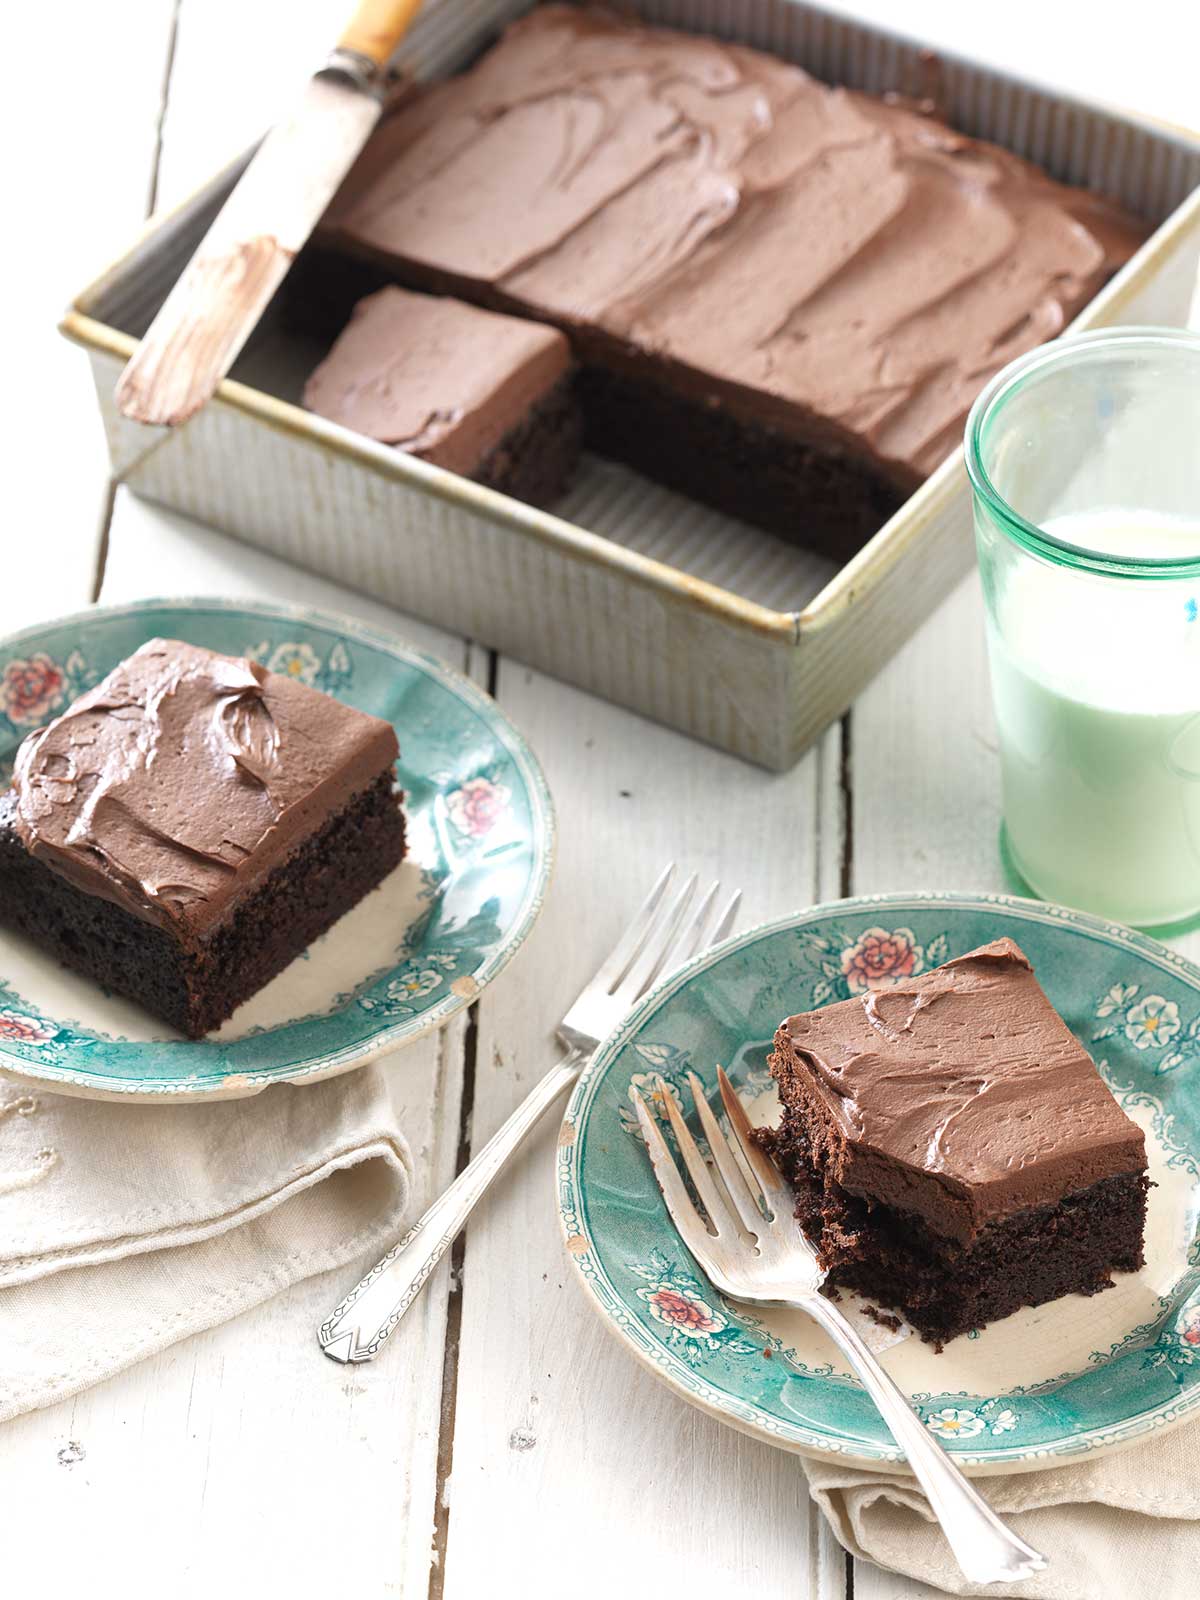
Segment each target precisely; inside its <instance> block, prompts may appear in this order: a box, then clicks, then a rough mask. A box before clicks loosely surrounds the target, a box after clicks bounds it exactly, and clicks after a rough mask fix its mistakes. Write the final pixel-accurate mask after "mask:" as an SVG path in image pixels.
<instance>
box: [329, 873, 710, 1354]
mask: <svg viewBox="0 0 1200 1600" xmlns="http://www.w3.org/2000/svg"><path fill="white" fill-rule="evenodd" d="M674 872H675V866H674V863H672V864H671V865H670V866H668V867H666V868H665V869H664V870H663V872H662V873H661V874H660V875H659V878H658V881H657V882H656V883H655V885H654V887H653V889H651V891H650V893H649V895H647V897H646V900H645V901H644V903H643V905H642V907H641V909H640V910H639V911H638V913H637V915H636V916H635V917H634V919H633V921H632V922H631V923H630V925H629V927H628V928H627V929H626V931H625V933H624V934H623V936H622V937H621V939H620V940H619V941H618V943H617V947H616V949H615V950H614V951H613V952H612V954H611V955H610V956H609V958H608V960H607V961H606V962H605V963H604V964H603V966H602V967H601V968H600V970H599V971H598V972H597V973H596V975H595V977H594V978H593V979H592V981H591V982H590V983H589V984H587V985H586V987H585V988H584V989H583V990H582V992H581V993H580V995H579V997H578V998H577V999H576V1001H575V1003H574V1005H573V1006H572V1007H571V1009H570V1010H569V1011H568V1012H567V1014H566V1016H565V1017H564V1018H563V1020H562V1022H561V1023H560V1024H559V1026H558V1036H559V1038H560V1039H561V1040H562V1042H563V1043H564V1044H565V1045H566V1046H567V1053H566V1055H565V1056H564V1057H563V1059H562V1060H561V1061H560V1062H559V1064H558V1066H556V1067H555V1068H554V1069H553V1070H552V1071H551V1072H549V1073H547V1075H546V1076H545V1077H544V1078H543V1079H542V1081H541V1082H540V1083H539V1084H538V1086H537V1087H536V1088H535V1089H534V1090H533V1092H532V1093H531V1094H530V1095H529V1096H528V1097H527V1098H526V1099H525V1100H523V1101H522V1102H521V1104H520V1105H519V1106H518V1107H517V1109H516V1110H515V1111H514V1112H513V1114H512V1116H511V1117H510V1118H509V1119H508V1121H507V1122H506V1123H505V1124H504V1125H503V1127H501V1128H500V1129H499V1131H498V1132H497V1133H495V1134H493V1136H492V1137H491V1138H490V1139H489V1140H488V1142H487V1144H485V1145H484V1147H483V1149H482V1150H481V1151H480V1152H479V1154H478V1155H477V1156H475V1157H474V1158H473V1159H472V1160H471V1161H470V1162H469V1164H468V1165H467V1166H466V1167H464V1168H463V1170H462V1172H460V1173H459V1175H458V1177H457V1178H455V1180H454V1182H453V1183H452V1184H451V1185H450V1187H449V1188H448V1189H447V1190H446V1192H445V1194H443V1195H442V1196H441V1197H440V1198H439V1199H437V1200H435V1201H434V1203H433V1204H432V1205H431V1206H430V1207H429V1209H428V1211H426V1212H425V1214H424V1216H422V1217H421V1218H420V1220H419V1221H418V1222H417V1223H416V1224H415V1225H414V1226H413V1227H412V1228H410V1229H409V1231H408V1233H406V1234H405V1236H404V1238H403V1239H401V1241H400V1243H399V1244H398V1245H396V1247H395V1248H394V1249H393V1250H390V1251H389V1252H388V1254H387V1255H386V1256H384V1258H383V1260H382V1261H380V1262H378V1263H377V1264H376V1265H375V1266H374V1267H372V1269H371V1271H370V1272H369V1273H368V1274H367V1275H366V1277H365V1278H364V1279H363V1280H362V1282H361V1283H359V1284H358V1285H357V1286H356V1287H355V1288H354V1289H352V1290H351V1291H350V1293H349V1294H348V1295H347V1296H346V1298H345V1299H344V1300H343V1301H342V1302H341V1304H340V1305H339V1306H338V1307H337V1308H336V1310H335V1311H334V1312H333V1313H332V1315H331V1316H330V1317H328V1318H327V1320H326V1321H325V1322H323V1323H322V1324H321V1326H320V1328H319V1329H318V1331H317V1338H318V1340H319V1341H320V1344H321V1348H322V1349H323V1350H324V1352H325V1354H326V1355H327V1356H329V1357H330V1358H331V1359H332V1360H334V1361H340V1362H343V1363H349V1362H359V1361H370V1360H371V1359H372V1358H373V1357H374V1356H376V1355H378V1354H379V1351H380V1350H381V1348H382V1347H383V1344H384V1342H385V1340H387V1338H388V1337H389V1336H390V1335H391V1334H392V1333H393V1332H394V1331H395V1329H396V1327H397V1325H398V1324H399V1322H400V1319H401V1317H403V1315H404V1313H405V1312H406V1311H407V1310H408V1308H409V1306H410V1305H412V1303H413V1301H414V1300H415V1299H416V1298H417V1295H418V1294H420V1292H421V1289H422V1287H423V1285H424V1284H425V1282H426V1281H427V1280H428V1278H429V1277H430V1275H431V1274H432V1272H433V1270H434V1268H435V1267H436V1266H437V1264H438V1262H439V1261H440V1260H441V1259H442V1257H443V1256H444V1255H445V1253H446V1251H447V1250H448V1249H449V1248H450V1246H451V1245H452V1244H453V1243H454V1240H455V1239H456V1238H457V1237H458V1235H459V1234H460V1233H461V1231H462V1229H463V1228H464V1227H465V1225H466V1221H467V1218H468V1217H469V1216H470V1215H471V1212H472V1211H473V1210H474V1209H475V1207H476V1205H477V1204H478V1203H479V1201H480V1200H481V1199H482V1198H483V1196H484V1195H485V1194H486V1193H487V1191H488V1189H489V1188H490V1187H491V1185H492V1183H493V1182H494V1180H495V1179H496V1177H497V1176H498V1175H499V1173H500V1172H501V1171H502V1170H503V1169H504V1167H505V1166H506V1165H507V1164H508V1161H509V1159H510V1157H511V1156H512V1155H513V1154H514V1153H515V1151H516V1150H517V1149H518V1148H519V1147H520V1145H521V1144H522V1142H523V1141H524V1139H525V1136H526V1135H527V1134H528V1133H529V1132H530V1131H531V1130H532V1129H533V1128H534V1127H536V1125H537V1124H538V1123H539V1122H540V1121H541V1119H542V1117H543V1115H544V1114H545V1113H546V1112H547V1111H548V1110H549V1109H550V1107H551V1106H552V1105H554V1103H555V1102H556V1101H557V1100H560V1099H561V1098H562V1097H563V1095H565V1094H566V1092H567V1090H568V1089H570V1088H571V1087H572V1085H573V1084H574V1083H575V1081H576V1079H577V1078H578V1077H579V1074H580V1073H581V1072H582V1071H583V1068H584V1067H585V1066H586V1064H587V1062H588V1061H589V1060H590V1059H591V1057H592V1056H593V1055H594V1054H595V1052H596V1050H597V1049H598V1047H599V1045H600V1041H601V1040H602V1039H604V1038H605V1037H607V1035H608V1034H610V1033H611V1032H612V1030H613V1029H614V1028H615V1027H616V1025H617V1023H618V1022H620V1021H621V1019H622V1018H623V1017H624V1016H625V1015H626V1013H627V1012H628V1011H630V1010H631V1009H632V1008H633V1006H634V1005H635V1004H636V1003H637V1001H639V1000H640V999H641V998H642V996H643V995H644V994H645V993H647V991H648V990H649V989H650V988H651V987H652V986H653V984H654V983H656V982H657V980H658V979H659V978H663V977H666V976H667V974H668V973H670V972H673V971H674V970H675V968H676V967H680V966H682V965H683V964H684V962H685V961H688V960H690V959H691V957H692V956H694V955H699V954H700V952H701V951H702V950H706V949H708V947H709V946H710V945H712V944H716V943H717V942H718V941H719V940H721V939H723V938H725V936H726V935H727V934H728V933H730V932H731V931H732V929H733V925H734V923H735V921H736V920H737V913H738V907H739V905H740V903H741V895H740V893H739V894H734V895H733V896H732V897H731V898H730V900H729V901H728V903H727V904H726V906H725V908H724V910H723V911H720V912H718V909H717V896H718V895H719V893H720V884H719V883H714V884H713V885H712V886H711V888H710V889H709V890H708V892H707V893H706V894H705V895H704V896H703V898H702V899H701V901H700V903H699V905H698V906H696V907H695V909H693V906H692V902H693V901H694V900H695V897H696V888H697V878H696V876H695V874H693V875H692V877H690V878H689V879H688V880H687V882H686V883H685V884H684V885H683V887H682V888H681V889H680V890H679V892H678V893H677V894H676V895H675V896H674V897H673V898H668V896H667V889H668V888H669V886H670V883H671V879H672V877H673V876H674Z"/></svg>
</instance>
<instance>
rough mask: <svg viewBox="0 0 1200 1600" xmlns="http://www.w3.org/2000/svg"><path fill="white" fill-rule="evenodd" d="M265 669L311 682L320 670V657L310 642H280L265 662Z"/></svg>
mask: <svg viewBox="0 0 1200 1600" xmlns="http://www.w3.org/2000/svg"><path fill="white" fill-rule="evenodd" d="M267 670H268V671H269V672H278V673H281V674H282V675H283V676H284V677H285V678H298V679H299V680H300V682H301V683H307V684H313V683H315V682H316V679H317V673H318V672H320V670H321V658H320V656H319V655H318V654H317V652H316V651H315V650H314V649H313V647H312V645H310V644H304V643H303V642H300V643H298V644H281V645H280V646H279V648H278V649H277V650H276V651H275V652H274V653H273V655H272V656H271V659H270V660H269V661H268V662H267Z"/></svg>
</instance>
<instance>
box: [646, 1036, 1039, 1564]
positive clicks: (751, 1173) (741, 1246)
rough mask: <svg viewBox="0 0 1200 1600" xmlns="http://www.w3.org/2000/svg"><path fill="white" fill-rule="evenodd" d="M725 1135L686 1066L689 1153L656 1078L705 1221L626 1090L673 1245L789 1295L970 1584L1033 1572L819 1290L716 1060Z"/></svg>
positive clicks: (801, 1240)
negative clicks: (700, 1136) (858, 1395)
mask: <svg viewBox="0 0 1200 1600" xmlns="http://www.w3.org/2000/svg"><path fill="white" fill-rule="evenodd" d="M717 1077H718V1081H719V1083H720V1088H721V1100H722V1102H723V1103H724V1106H725V1114H726V1116H727V1117H728V1119H729V1126H730V1129H731V1133H730V1136H729V1137H728V1138H726V1135H725V1134H724V1132H723V1131H722V1129H721V1127H720V1124H719V1123H718V1122H717V1119H716V1117H715V1115H714V1114H713V1110H712V1107H711V1106H710V1105H709V1103H708V1099H707V1096H706V1095H705V1093H704V1085H703V1084H702V1083H701V1082H700V1080H699V1078H697V1077H696V1075H695V1073H694V1072H690V1073H689V1074H688V1082H689V1083H690V1084H691V1089H692V1096H693V1098H694V1100H695V1102H696V1111H697V1114H698V1115H699V1118H700V1124H701V1127H702V1128H703V1129H704V1136H705V1138H706V1139H707V1140H708V1146H709V1149H710V1150H711V1151H712V1158H713V1166H712V1167H710V1166H709V1165H708V1163H707V1162H706V1161H705V1159H704V1157H703V1156H702V1155H701V1153H700V1150H699V1148H698V1147H697V1145H696V1141H695V1140H694V1139H693V1138H692V1135H691V1133H690V1131H689V1129H688V1125H687V1123H686V1122H685V1121H684V1119H683V1113H682V1112H681V1111H680V1110H679V1108H678V1106H677V1105H676V1104H675V1101H674V1098H673V1096H672V1095H670V1094H669V1093H667V1092H666V1091H665V1089H664V1090H663V1091H662V1092H661V1093H660V1094H659V1096H658V1098H659V1099H660V1100H661V1102H662V1104H663V1106H664V1107H665V1108H666V1112H667V1116H668V1119H669V1120H670V1123H671V1127H672V1129H673V1130H674V1133H675V1140H676V1143H677V1145H678V1147H679V1153H680V1155H681V1157H682V1158H683V1164H684V1166H685V1167H686V1168H687V1171H688V1175H689V1177H690V1178H691V1180H692V1183H693V1184H694V1186H695V1189H696V1193H697V1195H698V1196H699V1198H700V1202H701V1204H702V1205H703V1207H704V1210H705V1211H706V1212H707V1213H708V1221H707V1222H705V1220H704V1218H703V1217H702V1216H701V1214H700V1212H699V1211H698V1210H697V1209H696V1207H695V1205H694V1204H693V1203H692V1199H691V1196H690V1195H689V1193H688V1190H687V1188H686V1186H685V1184H684V1181H683V1179H682V1178H681V1177H680V1175H679V1169H678V1168H677V1167H676V1165H675V1160H674V1157H673V1156H672V1155H671V1152H670V1150H669V1148H668V1147H667V1142H666V1140H665V1139H664V1137H663V1134H662V1129H661V1128H660V1127H659V1125H658V1123H657V1121H656V1120H655V1119H654V1117H653V1116H651V1114H650V1111H649V1109H648V1108H647V1106H646V1102H645V1101H644V1100H643V1098H642V1096H641V1095H640V1094H639V1093H638V1092H637V1090H636V1089H631V1090H630V1094H631V1096H632V1098H633V1101H634V1105H635V1107H636V1110H637V1117H638V1122H639V1123H640V1125H641V1129H642V1137H643V1138H644V1139H645V1141H646V1149H647V1150H648V1152H649V1154H650V1163H651V1165H652V1166H653V1168H654V1176H655V1177H656V1178H657V1179H658V1183H659V1187H660V1188H661V1189H662V1192H663V1199H664V1200H665V1201H666V1203H667V1210H668V1211H669V1212H670V1213H671V1217H672V1219H673V1221H674V1223H675V1226H676V1228H678V1230H679V1234H680V1237H681V1238H682V1239H683V1242H684V1244H685V1245H686V1246H687V1247H688V1249H689V1250H690V1251H691V1253H692V1255H693V1256H695V1258H696V1260H697V1262H698V1263H699V1265H700V1267H701V1268H702V1270H703V1271H704V1272H705V1273H707V1275H708V1277H709V1278H710V1279H711V1280H712V1282H713V1283H714V1284H715V1285H716V1287H717V1288H718V1289H719V1290H721V1291H722V1293H724V1294H727V1295H728V1296H729V1297H730V1298H731V1299H734V1300H743V1301H746V1302H747V1303H749V1304H750V1305H762V1306H791V1307H794V1308H795V1309H796V1310H798V1311H806V1312H807V1313H808V1314H809V1316H811V1317H812V1318H813V1320H814V1321H816V1322H818V1323H820V1325H821V1327H823V1328H824V1329H825V1331H826V1333H828V1334H829V1336H830V1337H831V1338H832V1339H833V1341H834V1343H835V1344H836V1345H837V1346H838V1348H839V1349H840V1350H841V1352H842V1354H843V1355H844V1356H845V1357H846V1359H847V1361H849V1363H850V1365H851V1366H852V1367H853V1368H854V1370H855V1372H856V1373H857V1374H858V1376H859V1378H860V1379H861V1380H862V1384H863V1387H864V1388H865V1389H866V1391H867V1393H868V1394H869V1395H870V1397H871V1399H872V1400H873V1401H874V1402H875V1405H876V1406H877V1407H878V1409H879V1413H880V1415H881V1416H882V1417H883V1420H884V1421H885V1422H886V1423H887V1425H888V1427H889V1429H890V1430H891V1433H892V1437H893V1438H894V1439H895V1441H896V1443H897V1444H898V1445H899V1446H900V1448H901V1449H902V1450H903V1451H904V1454H905V1455H906V1456H907V1457H908V1463H909V1466H911V1467H912V1469H913V1472H914V1473H915V1474H916V1476H917V1479H918V1480H919V1482H920V1484H921V1487H922V1489H924V1491H925V1494H926V1497H927V1499H928V1501H929V1504H930V1505H931V1506H932V1507H933V1512H934V1515H935V1516H936V1517H937V1519H938V1521H939V1522H940V1523H941V1526H942V1532H943V1533H944V1534H945V1535H946V1538H947V1540H948V1542H949V1544H950V1548H951V1549H952V1550H953V1552H954V1556H955V1559H956V1560H957V1562H958V1564H959V1566H960V1567H961V1568H962V1570H963V1574H964V1576H965V1577H967V1578H968V1579H970V1581H971V1582H972V1583H1001V1582H1004V1581H1007V1582H1010V1583H1011V1582H1014V1581H1015V1580H1017V1579H1020V1578H1028V1577H1030V1576H1031V1575H1032V1574H1033V1573H1035V1572H1041V1571H1042V1570H1043V1569H1044V1567H1045V1566H1046V1558H1045V1557H1044V1556H1042V1555H1039V1554H1038V1552H1037V1551H1036V1550H1034V1549H1032V1548H1031V1547H1030V1546H1029V1545H1027V1544H1026V1543H1025V1542H1024V1540H1022V1539H1018V1538H1017V1536H1016V1534H1014V1533H1012V1532H1010V1530H1009V1529H1008V1528H1006V1527H1005V1525H1004V1523H1003V1522H1001V1521H1000V1519H999V1517H998V1516H997V1515H996V1514H995V1512H994V1511H993V1510H992V1509H991V1507H990V1506H989V1505H988V1503H987V1501H986V1500H984V1498H983V1497H982V1495H980V1494H979V1493H978V1492H977V1491H976V1490H975V1489H974V1488H973V1487H972V1485H971V1484H970V1483H969V1482H968V1481H967V1479H966V1477H965V1476H964V1475H963V1473H962V1472H961V1471H960V1469H959V1467H958V1466H957V1464H956V1463H955V1462H954V1461H953V1460H952V1459H951V1457H950V1456H949V1455H947V1453H946V1452H945V1451H944V1450H943V1449H942V1447H941V1445H940V1444H939V1443H938V1441H937V1439H936V1438H935V1437H934V1436H933V1434H931V1433H930V1432H929V1430H928V1429H927V1428H926V1427H925V1426H924V1425H923V1424H922V1422H921V1420H920V1418H919V1417H918V1416H917V1415H916V1414H915V1413H914V1412H913V1410H912V1408H911V1407H910V1405H909V1403H908V1401H907V1399H906V1398H905V1396H904V1395H903V1393H902V1392H901V1391H900V1389H899V1388H897V1386H896V1384H895V1382H894V1381H893V1380H892V1379H891V1378H890V1377H889V1376H888V1374H887V1373H886V1372H885V1371H884V1370H883V1368H882V1367H881V1366H880V1364H879V1362H878V1361H877V1360H876V1359H875V1356H874V1355H873V1354H872V1352H871V1350H870V1348H869V1346H868V1345H867V1344H866V1343H865V1341H864V1340H863V1339H862V1338H861V1337H860V1336H859V1334H858V1333H857V1331H856V1330H855V1329H854V1328H853V1327H852V1326H851V1325H850V1323H849V1322H847V1321H846V1318H845V1317H844V1316H843V1315H842V1313H841V1312H840V1311H839V1310H838V1308H837V1306H836V1305H835V1304H834V1303H833V1301H832V1300H829V1299H827V1298H826V1297H825V1296H824V1295H823V1294H820V1293H819V1292H818V1291H819V1290H820V1287H821V1284H822V1283H823V1282H824V1280H825V1273H824V1272H823V1271H822V1270H821V1268H820V1266H819V1265H818V1263H817V1258H816V1255H815V1253H814V1251H813V1248H812V1246H811V1245H810V1244H809V1242H808V1240H807V1239H806V1238H805V1237H804V1235H803V1233H802V1232H801V1231H800V1227H799V1225H798V1224H797V1222H796V1221H795V1218H794V1216H793V1196H792V1191H791V1187H790V1185H789V1184H788V1183H787V1182H786V1181H785V1180H784V1178H783V1176H782V1174H781V1173H780V1172H779V1169H778V1168H777V1167H776V1165H775V1163H774V1162H773V1161H772V1160H771V1159H770V1157H769V1156H768V1155H767V1153H766V1152H765V1151H764V1150H763V1149H762V1148H761V1146H760V1145H759V1144H757V1142H756V1141H755V1139H754V1137H753V1133H752V1129H751V1126H750V1120H749V1118H748V1117H747V1116H746V1112H745V1109H744V1107H743V1106H742V1102H741V1101H740V1100H739V1099H738V1095H737V1091H736V1090H735V1089H734V1087H733V1085H732V1084H731V1083H730V1081H729V1079H728V1077H727V1076H726V1074H725V1070H724V1068H723V1067H718V1068H717Z"/></svg>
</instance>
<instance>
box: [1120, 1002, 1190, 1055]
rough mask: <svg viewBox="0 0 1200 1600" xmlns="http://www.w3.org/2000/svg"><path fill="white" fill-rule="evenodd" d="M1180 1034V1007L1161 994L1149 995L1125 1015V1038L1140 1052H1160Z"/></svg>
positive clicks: (1131, 1007)
mask: <svg viewBox="0 0 1200 1600" xmlns="http://www.w3.org/2000/svg"><path fill="white" fill-rule="evenodd" d="M1178 1032H1179V1007H1178V1006H1177V1005H1176V1004H1175V1002H1174V1000H1164V999H1163V997H1162V995H1161V994H1148V995H1147V996H1146V998H1145V999H1144V1000H1139V1001H1138V1003H1137V1005H1136V1006H1130V1008H1129V1010H1128V1011H1127V1012H1126V1013H1125V1036H1126V1038H1128V1039H1131V1040H1132V1041H1133V1043H1134V1044H1135V1045H1136V1046H1137V1047H1138V1049H1139V1050H1159V1049H1161V1048H1162V1046H1163V1045H1165V1044H1169V1043H1170V1042H1171V1040H1172V1039H1173V1038H1174V1037H1175V1035H1176V1034H1177V1033H1178Z"/></svg>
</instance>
